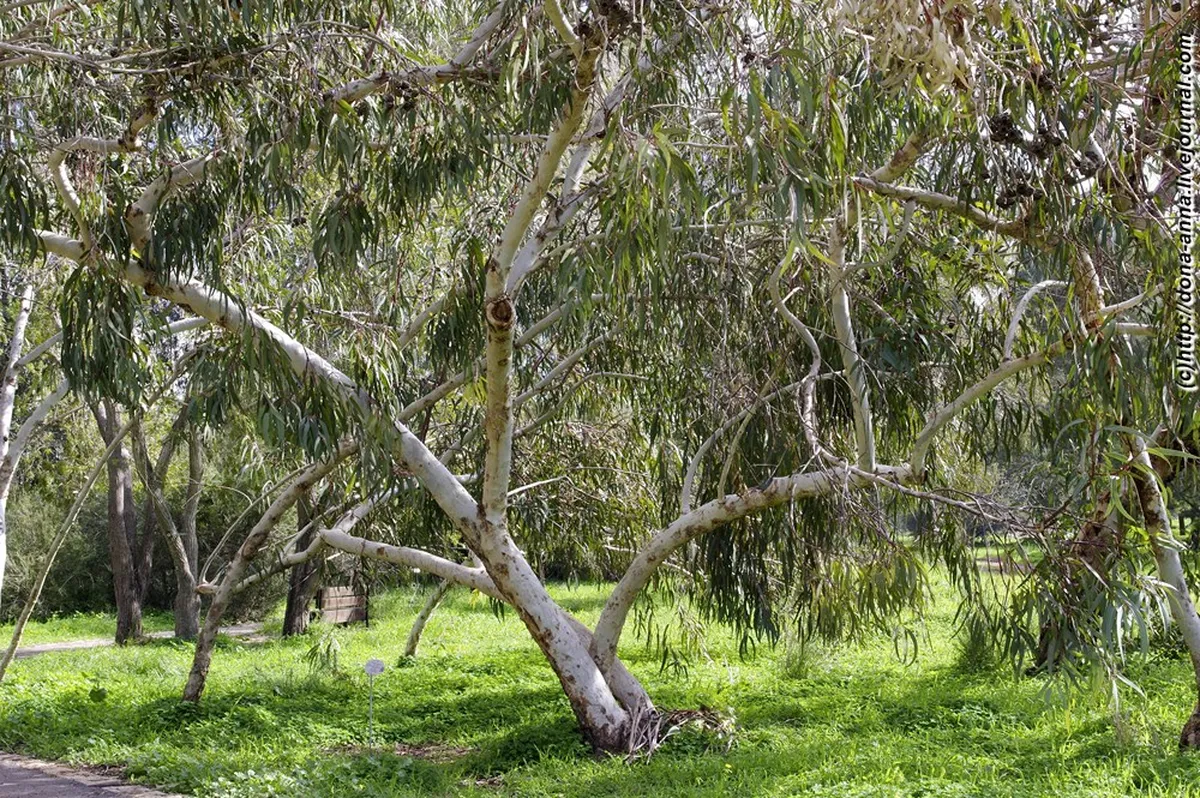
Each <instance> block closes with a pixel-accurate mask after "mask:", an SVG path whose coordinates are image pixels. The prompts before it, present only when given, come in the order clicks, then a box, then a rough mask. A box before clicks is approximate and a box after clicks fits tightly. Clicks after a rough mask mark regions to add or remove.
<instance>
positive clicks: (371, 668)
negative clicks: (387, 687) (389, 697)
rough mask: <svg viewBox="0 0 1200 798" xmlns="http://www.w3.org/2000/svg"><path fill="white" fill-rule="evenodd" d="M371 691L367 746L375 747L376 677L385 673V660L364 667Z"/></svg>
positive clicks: (377, 660)
mask: <svg viewBox="0 0 1200 798" xmlns="http://www.w3.org/2000/svg"><path fill="white" fill-rule="evenodd" d="M363 670H364V671H366V672H367V682H368V683H369V685H370V691H369V694H368V696H367V745H368V746H370V747H371V748H374V747H375V677H376V676H378V675H379V674H381V673H383V660H381V659H369V660H367V662H366V664H365V665H363Z"/></svg>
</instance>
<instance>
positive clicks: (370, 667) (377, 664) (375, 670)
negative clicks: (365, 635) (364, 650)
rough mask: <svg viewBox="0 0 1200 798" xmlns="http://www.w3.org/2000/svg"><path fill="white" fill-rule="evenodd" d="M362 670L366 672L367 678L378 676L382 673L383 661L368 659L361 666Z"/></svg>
mask: <svg viewBox="0 0 1200 798" xmlns="http://www.w3.org/2000/svg"><path fill="white" fill-rule="evenodd" d="M363 670H364V671H366V672H367V675H368V676H378V675H379V674H381V673H383V660H381V659H369V660H367V664H366V665H363Z"/></svg>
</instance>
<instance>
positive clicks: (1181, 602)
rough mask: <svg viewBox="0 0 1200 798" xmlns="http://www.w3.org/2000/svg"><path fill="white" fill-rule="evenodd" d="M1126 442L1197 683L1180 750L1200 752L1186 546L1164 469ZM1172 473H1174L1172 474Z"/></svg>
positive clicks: (1140, 446) (1196, 637) (1196, 640)
mask: <svg viewBox="0 0 1200 798" xmlns="http://www.w3.org/2000/svg"><path fill="white" fill-rule="evenodd" d="M1126 441H1127V442H1128V444H1129V447H1130V450H1131V452H1132V454H1133V458H1134V463H1135V464H1136V466H1138V467H1137V468H1134V469H1133V471H1132V472H1131V473H1132V474H1133V481H1134V485H1135V487H1136V488H1137V494H1138V501H1139V503H1140V505H1141V509H1142V519H1143V521H1144V522H1145V525H1146V532H1147V534H1148V535H1149V537H1150V546H1151V549H1152V550H1153V552H1154V562H1155V564H1156V565H1157V567H1158V578H1159V580H1161V581H1162V583H1163V584H1164V585H1166V586H1167V602H1168V604H1170V607H1171V617H1172V618H1173V619H1174V621H1175V623H1176V625H1177V626H1178V627H1179V631H1180V634H1181V635H1182V637H1183V642H1184V645H1185V646H1186V648H1187V651H1188V656H1189V657H1190V658H1191V662H1192V674H1193V677H1194V679H1195V686H1196V708H1195V709H1194V710H1193V711H1192V716H1191V717H1190V718H1189V719H1188V722H1187V723H1186V724H1185V726H1184V728H1183V732H1182V734H1181V735H1180V738H1179V746H1180V748H1200V733H1198V730H1200V615H1197V614H1196V605H1195V603H1194V602H1193V601H1192V594H1191V591H1190V590H1189V588H1188V583H1187V576H1186V574H1185V573H1184V570H1183V563H1182V562H1181V560H1180V557H1179V551H1180V549H1182V548H1183V545H1182V544H1181V543H1180V542H1179V541H1177V540H1175V538H1174V536H1173V535H1172V530H1171V515H1170V513H1169V512H1168V510H1167V504H1166V500H1165V499H1164V498H1163V494H1162V490H1161V489H1160V487H1159V481H1158V480H1159V478H1160V476H1162V474H1161V471H1162V466H1161V464H1159V463H1155V462H1154V461H1153V459H1152V458H1151V456H1150V453H1149V451H1148V450H1147V448H1146V444H1145V442H1144V441H1143V440H1142V439H1141V438H1140V437H1138V436H1136V435H1129V436H1127V437H1126ZM1156 466H1158V467H1156ZM1168 468H1169V465H1168ZM1169 473H1173V471H1172V472H1169Z"/></svg>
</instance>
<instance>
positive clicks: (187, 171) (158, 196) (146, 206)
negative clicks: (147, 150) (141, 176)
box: [125, 150, 221, 257]
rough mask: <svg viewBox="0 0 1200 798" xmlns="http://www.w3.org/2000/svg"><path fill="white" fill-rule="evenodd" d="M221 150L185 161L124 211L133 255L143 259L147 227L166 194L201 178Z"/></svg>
mask: <svg viewBox="0 0 1200 798" xmlns="http://www.w3.org/2000/svg"><path fill="white" fill-rule="evenodd" d="M220 154H221V151H220V150H214V151H213V152H210V153H208V154H206V155H201V156H200V157H199V158H193V159H191V160H190V161H185V162H183V163H181V164H179V165H178V166H174V167H172V168H170V169H167V170H166V171H164V172H163V173H162V174H161V175H160V176H159V177H158V178H156V179H155V180H154V181H153V182H151V183H150V185H148V186H146V188H145V189H144V190H143V191H142V195H141V196H140V197H139V198H138V199H137V201H136V202H134V203H133V204H132V205H130V206H129V208H128V210H126V211H125V226H126V227H127V228H128V230H129V245H130V247H131V248H132V249H133V251H134V252H136V253H138V254H139V255H141V256H142V257H145V255H146V248H147V246H148V245H149V244H150V227H151V226H152V225H153V224H154V215H155V214H156V213H158V209H159V206H161V205H162V201H163V200H164V199H165V198H166V197H167V195H168V194H169V193H170V192H171V191H172V190H174V189H177V188H182V187H184V186H188V185H191V184H192V183H195V182H196V181H198V180H200V179H201V178H202V177H204V173H205V171H206V170H207V169H208V166H209V164H211V163H212V162H213V161H214V160H215V159H216V158H217V156H219V155H220Z"/></svg>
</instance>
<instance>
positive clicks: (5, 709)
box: [0, 586, 1200, 798]
mask: <svg viewBox="0 0 1200 798" xmlns="http://www.w3.org/2000/svg"><path fill="white" fill-rule="evenodd" d="M552 592H553V593H554V594H555V595H556V597H557V598H559V599H560V600H562V601H563V603H564V604H566V605H567V606H568V607H569V608H571V609H572V610H574V611H576V612H577V613H578V614H579V615H580V616H581V617H583V618H584V619H587V620H594V618H595V616H596V613H597V612H598V609H599V606H600V604H601V601H602V599H603V596H604V595H605V591H604V590H603V589H601V588H599V587H594V586H584V587H578V588H574V589H571V588H567V587H562V586H559V587H555V588H554V589H553V590H552ZM420 600H421V596H420V595H418V594H414V593H412V592H409V591H397V592H394V593H391V594H388V595H386V596H383V597H380V598H378V599H377V600H376V602H375V604H374V606H373V615H374V617H375V618H376V619H377V621H376V622H375V623H373V624H372V627H371V628H370V629H369V630H368V629H362V628H357V629H353V630H350V629H346V630H340V631H337V632H336V633H335V634H336V636H337V639H338V641H339V643H340V646H341V650H340V654H339V657H340V663H341V667H342V672H341V673H340V674H335V673H318V674H315V675H314V674H310V673H309V669H308V667H307V665H306V664H305V659H304V655H305V653H306V652H307V651H308V650H309V648H310V647H311V646H312V645H313V643H314V642H315V641H316V640H317V638H318V636H319V633H318V635H310V636H306V637H304V638H301V639H298V640H292V641H286V642H273V643H269V644H266V645H260V646H250V645H241V644H238V643H236V642H232V641H226V642H225V643H224V644H223V645H222V646H221V647H220V649H219V650H218V651H217V653H216V656H215V659H214V662H213V668H212V674H211V677H210V679H209V687H208V692H207V693H206V695H205V700H204V703H203V705H202V706H201V707H200V708H199V709H195V708H192V707H188V706H182V705H180V704H179V702H178V695H179V691H180V689H181V686H182V684H183V681H184V678H185V676H186V674H187V671H188V667H189V665H190V654H191V650H190V647H189V646H187V645H183V644H177V643H174V642H173V641H159V642H155V643H152V644H149V645H144V646H131V647H128V648H125V649H123V650H117V649H98V650H92V651H81V652H66V653H56V654H50V655H44V656H40V657H36V658H31V659H27V660H21V661H18V662H17V663H16V664H15V665H14V667H13V669H12V671H11V673H10V677H9V680H8V681H6V683H5V684H4V685H2V686H0V748H3V749H5V750H8V751H19V752H24V753H30V754H34V755H37V756H42V757H47V758H54V759H65V760H67V761H70V762H78V763H93V764H106V765H118V766H123V767H125V768H126V770H127V773H128V774H129V775H130V776H131V777H133V778H134V779H136V780H139V781H143V782H148V783H152V784H157V785H161V786H163V787H167V788H170V789H174V790H178V791H182V792H188V793H194V794H196V795H201V796H227V797H231V796H271V795H286V796H335V795H336V796H342V795H379V796H383V795H387V796H392V795H397V796H405V795H513V796H560V795H561V796H587V798H599V796H629V795H647V796H681V797H682V796H793V795H802V796H839V798H846V797H851V798H852V797H855V796H889V797H890V796H914V797H915V796H964V797H965V796H981V797H982V796H1054V798H1073V797H1074V796H1105V798H1109V796H1122V795H1129V796H1134V795H1136V796H1161V797H1162V798H1167V797H1168V796H1170V798H1187V797H1188V796H1193V797H1198V798H1200V786H1198V785H1200V755H1195V754H1178V753H1176V751H1175V740H1176V737H1177V734H1178V731H1179V728H1180V727H1181V726H1182V723H1183V721H1184V719H1185V718H1186V716H1187V714H1188V712H1189V711H1190V709H1191V705H1192V703H1193V700H1192V695H1191V692H1190V689H1189V684H1190V677H1189V669H1188V666H1187V664H1186V661H1184V660H1182V659H1170V658H1165V659H1157V660H1155V661H1154V662H1152V663H1143V664H1141V665H1138V666H1137V667H1135V668H1134V669H1133V670H1132V675H1133V676H1134V677H1135V678H1136V679H1137V680H1138V682H1139V684H1141V685H1142V687H1143V688H1144V689H1145V691H1146V694H1147V696H1148V697H1147V698H1145V699H1142V698H1139V697H1137V696H1136V695H1132V694H1131V695H1126V696H1125V697H1124V700H1123V703H1122V706H1121V708H1120V709H1119V710H1118V711H1114V710H1113V708H1112V706H1111V702H1110V700H1109V694H1108V693H1107V692H1106V691H1105V690H1103V689H1101V688H1097V689H1096V690H1092V691H1077V692H1074V693H1069V694H1066V695H1064V694H1061V693H1054V692H1051V691H1048V690H1047V689H1046V684H1045V682H1044V681H1042V680H1040V679H1025V678H1021V679H1018V678H1014V677H1013V676H1012V674H1011V670H1006V669H1003V668H1000V669H994V670H986V671H984V672H965V671H963V670H961V669H959V668H958V667H957V666H956V662H957V647H956V644H955V642H954V640H953V639H952V631H953V630H952V626H951V623H950V620H949V616H950V614H951V613H952V609H953V608H952V606H951V603H950V601H949V597H948V596H947V597H946V598H945V599H943V602H942V603H941V604H940V605H939V606H938V607H937V608H936V610H935V612H934V613H933V615H932V617H931V618H930V619H929V620H928V623H927V626H926V631H927V640H925V641H924V642H923V644H922V647H921V651H920V656H919V658H918V660H917V662H916V663H915V664H910V665H906V664H902V663H901V662H899V661H897V659H896V657H895V654H894V653H893V647H892V644H891V641H890V640H889V639H881V640H879V641H877V642H876V643H873V644H871V645H868V646H864V647H854V648H846V649H841V650H836V651H828V650H810V651H808V652H806V653H805V654H804V655H802V656H801V655H799V654H798V653H797V652H796V651H795V650H794V649H793V648H789V647H780V648H777V649H760V650H759V651H758V653H757V656H756V657H755V658H753V659H750V660H746V661H743V660H741V659H739V657H738V656H737V647H736V643H735V640H734V639H733V637H732V636H731V635H730V634H729V633H728V632H727V631H725V630H721V629H713V630H711V634H710V636H709V640H708V648H707V656H705V655H696V656H694V657H693V658H692V660H691V662H690V664H689V666H688V670H687V673H686V675H681V674H678V673H677V672H674V671H669V670H668V671H665V672H664V671H661V670H660V667H659V663H660V659H659V658H658V657H657V656H656V655H655V653H654V652H653V651H651V650H649V649H647V648H645V647H643V645H642V644H641V643H640V642H639V641H637V640H635V639H632V636H629V637H627V638H626V645H625V646H624V647H623V649H622V655H623V657H624V658H625V659H626V662H628V663H629V664H630V666H631V668H632V669H633V671H634V672H635V673H636V674H637V675H639V676H640V677H641V678H643V679H644V681H645V682H646V684H647V687H648V688H649V690H650V691H651V694H652V695H653V696H654V698H655V700H656V701H657V702H658V703H659V704H660V706H664V707H671V708H694V707H700V706H705V707H713V708H719V709H722V710H727V711H731V712H732V713H733V715H734V717H735V718H736V722H737V727H738V731H737V733H736V736H735V739H734V744H733V746H732V748H730V749H729V750H728V751H726V750H725V748H724V745H723V744H721V742H720V741H719V740H716V739H714V738H712V737H710V736H706V735H704V734H701V733H698V732H693V731H685V732H682V733H680V734H678V735H676V736H674V737H672V738H671V739H670V740H668V742H667V743H666V744H665V745H664V747H663V748H661V749H660V750H659V752H658V753H657V754H656V755H655V756H654V757H653V758H652V759H651V760H649V761H648V762H639V763H636V764H632V765H630V764H626V763H624V762H623V761H620V760H613V759H606V760H597V759H594V758H592V757H591V755H590V753H589V752H588V750H587V749H586V748H585V747H584V745H583V744H582V743H581V742H580V740H579V737H578V735H577V733H576V731H575V727H574V721H573V718H572V715H571V713H570V710H569V708H568V706H567V703H566V701H565V699H564V698H563V697H562V695H561V693H560V691H559V689H558V685H557V682H556V680H555V679H554V677H553V675H552V673H551V671H550V669H549V668H548V667H547V666H546V664H545V662H544V661H543V660H542V658H541V656H540V655H539V653H538V652H537V651H536V649H535V647H534V645H533V644H532V643H531V641H530V639H529V637H528V635H526V634H525V632H524V629H523V628H522V627H521V625H520V623H519V621H518V620H517V618H516V616H515V615H514V614H513V613H511V612H509V613H507V614H506V615H505V617H503V618H501V619H498V618H496V617H495V616H494V615H493V613H492V610H491V608H490V606H489V605H488V603H487V602H486V601H484V600H480V599H478V598H472V597H470V596H468V595H467V594H466V593H465V592H462V591H458V592H455V593H453V594H452V598H451V599H450V600H449V602H448V604H447V605H446V606H444V607H443V609H442V610H440V611H439V613H438V614H437V615H435V616H434V619H433V621H431V623H430V626H429V628H428V630H427V632H426V637H425V640H424V642H423V644H422V650H421V654H420V656H419V657H418V658H417V660H416V661H415V662H412V663H411V664H408V665H407V666H405V667H398V666H397V659H398V657H399V654H400V651H401V649H402V647H403V644H404V637H405V635H406V633H407V631H408V623H409V621H410V619H411V618H412V617H413V615H414V614H415V612H416V610H417V608H418V607H419V602H420ZM57 623H61V624H63V625H64V626H66V627H68V628H70V627H71V622H70V621H68V620H62V621H59V622H57ZM89 623H91V622H90V621H89ZM54 625H55V624H47V625H46V628H45V630H44V631H46V632H47V633H49V632H50V629H51V627H53V626H54ZM370 657H379V658H381V659H383V660H384V661H385V662H386V663H388V669H387V671H386V672H385V673H384V674H383V675H382V676H381V677H379V678H378V679H377V680H376V704H375V707H376V726H375V736H376V741H377V742H380V743H381V748H382V747H383V746H386V747H387V752H384V751H382V750H380V751H377V752H373V753H372V752H364V751H363V750H362V746H363V745H364V744H365V742H366V707H367V692H366V691H367V685H366V676H365V675H364V673H363V671H362V663H363V662H364V661H365V660H366V659H368V658H370ZM398 744H401V745H403V746H405V748H403V749H402V750H403V751H404V752H405V755H396V754H394V753H391V752H392V751H395V750H396V746H397V745H398ZM431 755H432V756H431ZM434 760H449V761H434Z"/></svg>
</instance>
